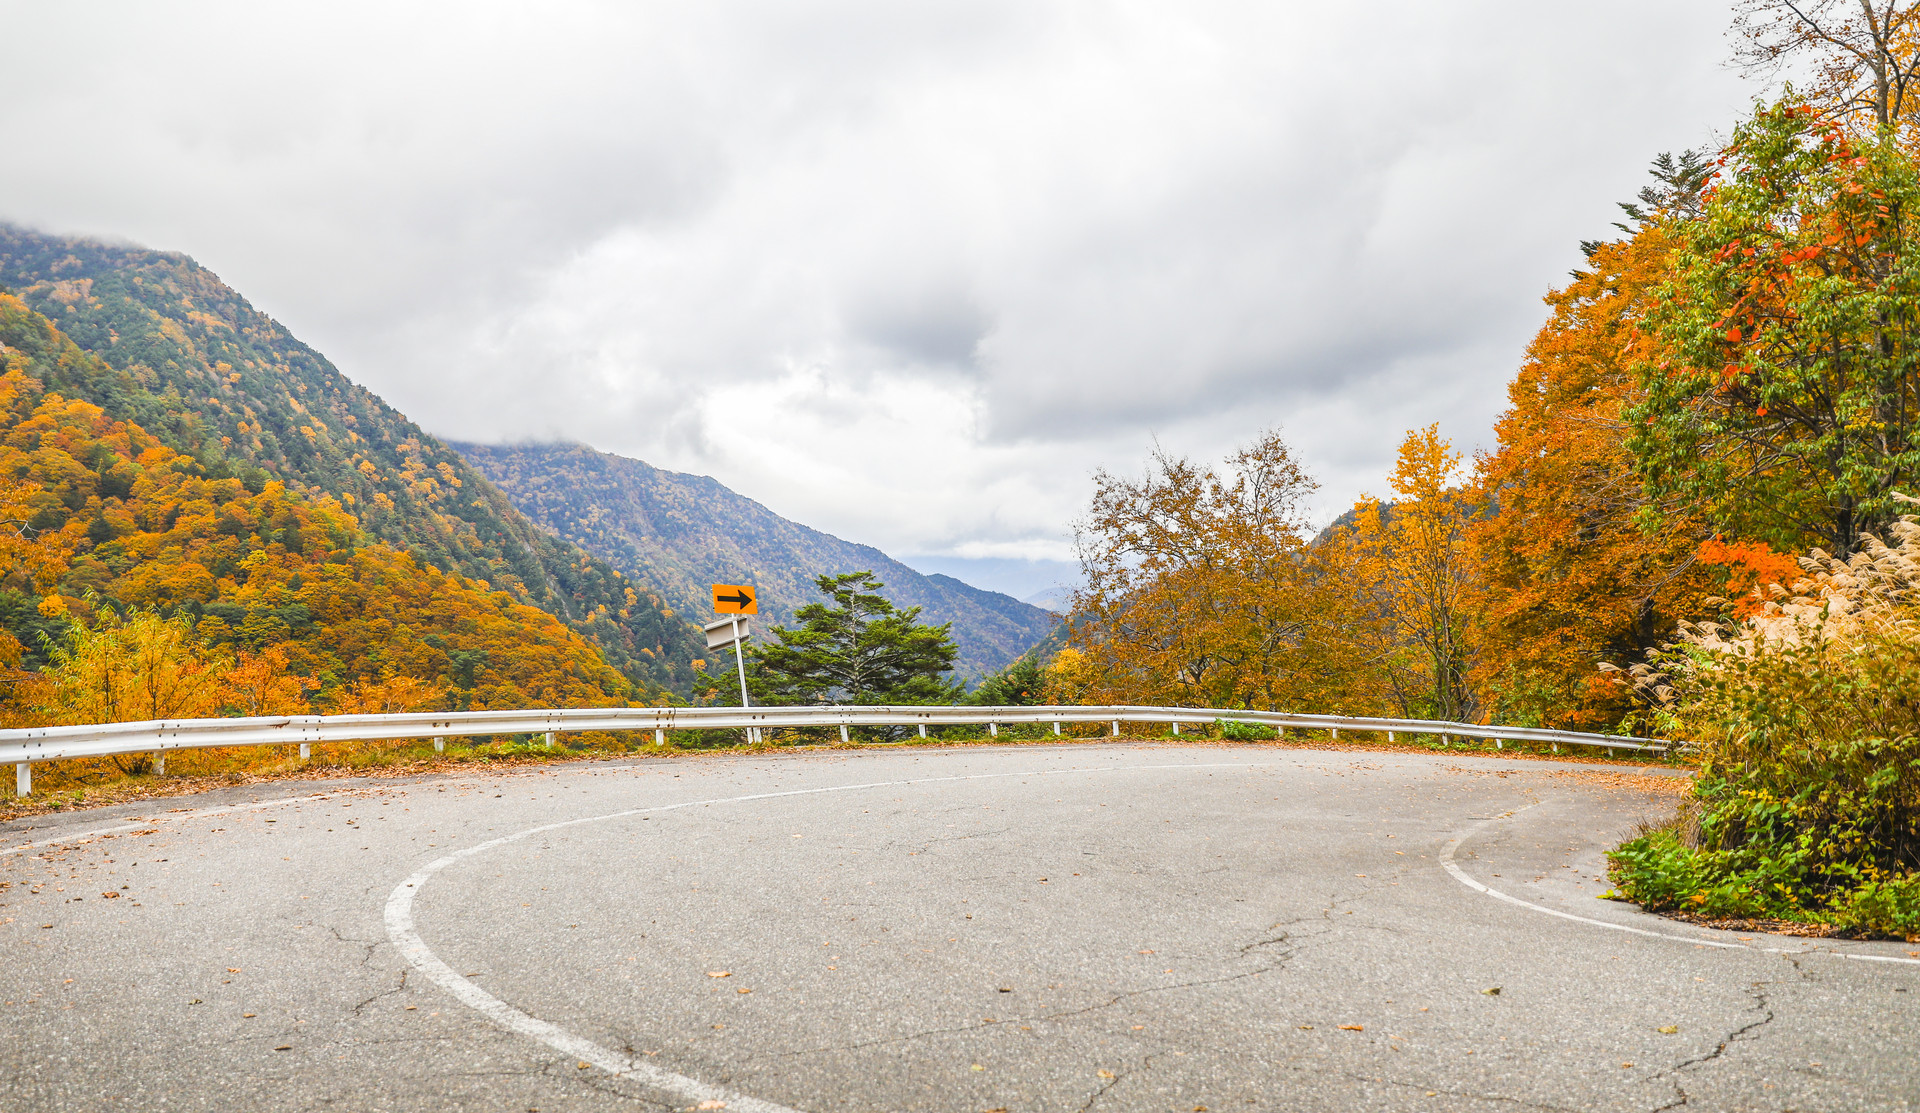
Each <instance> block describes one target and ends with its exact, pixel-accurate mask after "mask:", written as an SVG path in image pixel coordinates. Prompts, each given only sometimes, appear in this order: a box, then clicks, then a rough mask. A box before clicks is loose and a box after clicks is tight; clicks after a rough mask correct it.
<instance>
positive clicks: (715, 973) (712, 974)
mask: <svg viewBox="0 0 1920 1113" xmlns="http://www.w3.org/2000/svg"><path fill="white" fill-rule="evenodd" d="M707 977H709V978H731V977H733V971H731V970H709V971H707Z"/></svg>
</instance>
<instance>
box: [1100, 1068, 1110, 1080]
mask: <svg viewBox="0 0 1920 1113" xmlns="http://www.w3.org/2000/svg"><path fill="white" fill-rule="evenodd" d="M1100 1077H1102V1078H1112V1077H1113V1072H1112V1071H1110V1070H1103V1071H1101V1072H1100Z"/></svg>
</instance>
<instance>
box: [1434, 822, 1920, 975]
mask: <svg viewBox="0 0 1920 1113" xmlns="http://www.w3.org/2000/svg"><path fill="white" fill-rule="evenodd" d="M1539 803H1541V801H1535V802H1534V803H1532V804H1528V805H1527V806H1526V807H1524V808H1515V809H1514V810H1512V811H1510V812H1507V813H1505V814H1503V815H1496V816H1493V817H1492V818H1490V819H1483V820H1481V821H1480V822H1478V823H1476V824H1474V825H1473V826H1471V827H1469V828H1467V829H1466V830H1465V831H1462V832H1460V833H1459V834H1458V835H1455V836H1454V837H1453V841H1452V842H1449V843H1448V844H1447V845H1446V846H1445V847H1443V848H1442V849H1441V851H1440V864H1441V865H1442V866H1444V867H1445V868H1446V871H1447V872H1448V873H1450V874H1452V875H1453V879H1454V880H1455V881H1458V882H1459V883H1460V884H1462V885H1465V886H1466V887H1467V888H1469V889H1473V890H1475V891H1477V892H1481V893H1485V894H1486V895H1487V896H1490V897H1492V898H1494V899H1495V900H1503V901H1506V902H1507V903H1508V904H1515V905H1519V906H1520V907H1521V908H1526V909H1531V910H1532V911H1534V912H1543V913H1545V914H1546V915H1549V916H1558V917H1560V918H1561V919H1563V920H1572V921H1574V922H1575V923H1580V924H1589V925H1591V926H1593V927H1603V928H1606V929H1607V930H1608V931H1624V932H1626V933H1627V934H1629V935H1644V936H1646V937H1648V938H1649V939H1666V940H1670V941H1672V942H1675V943H1691V944H1692V945H1694V946H1696V947H1718V948H1720V949H1722V950H1728V951H1762V952H1765V953H1767V954H1775V955H1828V956H1830V957H1833V958H1847V959H1852V960H1854V961H1855V962H1895V963H1900V964H1903V965H1907V966H1920V959H1916V958H1899V957H1896V956H1894V955H1862V954H1854V953H1853V952H1851V951H1837V950H1829V949H1822V948H1820V947H1818V946H1816V945H1813V944H1808V945H1806V946H1804V947H1755V946H1752V945H1750V944H1746V943H1731V942H1727V941H1725V940H1720V939H1702V938H1699V937H1697V936H1691V935H1677V934H1675V933H1673V932H1668V931H1653V930H1650V929H1648V928H1639V927H1634V926H1633V925H1631V924H1616V923H1610V922H1609V921H1606V920H1596V919H1594V918H1593V917H1591V916H1581V915H1577V914H1575V913H1572V912H1562V911H1561V910H1559V909H1558V908H1548V907H1547V906H1546V905H1544V904H1535V903H1533V902H1532V901H1529V900H1521V899H1520V898H1519V897H1516V896H1513V895H1512V894H1510V893H1503V892H1501V891H1500V890H1498V889H1496V888H1494V887H1493V886H1491V885H1486V884H1483V883H1481V882H1479V881H1476V880H1475V879H1473V878H1472V877H1469V876H1468V875H1467V871H1466V870H1463V869H1461V868H1460V864H1459V863H1458V862H1456V861H1454V859H1453V852H1454V851H1456V850H1458V849H1460V847H1461V845H1462V844H1464V843H1465V842H1466V841H1467V840H1468V839H1470V838H1472V837H1473V836H1475V835H1477V834H1479V833H1480V832H1481V831H1484V830H1486V829H1487V828H1488V827H1491V826H1492V825H1494V824H1495V823H1499V822H1500V821H1501V820H1504V819H1512V818H1513V817H1514V816H1516V815H1519V814H1520V813H1521V812H1524V811H1526V810H1527V808H1532V807H1537V806H1538V805H1539Z"/></svg>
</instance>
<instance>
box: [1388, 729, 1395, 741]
mask: <svg viewBox="0 0 1920 1113" xmlns="http://www.w3.org/2000/svg"><path fill="white" fill-rule="evenodd" d="M1387 741H1389V742H1392V741H1395V739H1394V737H1393V732H1392V731H1388V732H1387Z"/></svg>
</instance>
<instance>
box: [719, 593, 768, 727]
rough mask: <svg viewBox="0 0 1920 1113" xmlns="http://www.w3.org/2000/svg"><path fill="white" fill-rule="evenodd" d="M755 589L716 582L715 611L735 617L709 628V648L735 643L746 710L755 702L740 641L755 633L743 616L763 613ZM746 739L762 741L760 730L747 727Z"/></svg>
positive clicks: (741, 698)
mask: <svg viewBox="0 0 1920 1113" xmlns="http://www.w3.org/2000/svg"><path fill="white" fill-rule="evenodd" d="M753 592H754V589H753V588H751V587H749V586H746V585H744V584H714V585H713V610H714V613H715V614H726V615H732V616H733V617H732V618H730V619H722V620H720V621H719V622H710V623H708V624H707V627H706V630H707V648H708V649H723V648H725V647H726V646H727V645H729V644H731V645H732V646H733V663H734V666H735V667H736V668H737V669H739V670H740V707H741V708H742V709H743V710H744V709H745V708H748V707H751V706H752V704H751V702H750V701H749V700H748V699H747V659H746V655H745V653H744V652H743V651H742V650H741V643H743V642H745V641H746V640H747V638H749V637H750V636H752V634H753V630H752V628H751V627H749V626H748V625H747V620H746V619H744V618H742V617H741V616H742V615H749V614H759V613H760V602H759V600H758V599H756V598H754V594H753ZM747 740H748V741H749V742H758V741H760V729H759V728H758V727H748V728H747Z"/></svg>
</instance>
